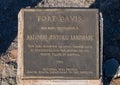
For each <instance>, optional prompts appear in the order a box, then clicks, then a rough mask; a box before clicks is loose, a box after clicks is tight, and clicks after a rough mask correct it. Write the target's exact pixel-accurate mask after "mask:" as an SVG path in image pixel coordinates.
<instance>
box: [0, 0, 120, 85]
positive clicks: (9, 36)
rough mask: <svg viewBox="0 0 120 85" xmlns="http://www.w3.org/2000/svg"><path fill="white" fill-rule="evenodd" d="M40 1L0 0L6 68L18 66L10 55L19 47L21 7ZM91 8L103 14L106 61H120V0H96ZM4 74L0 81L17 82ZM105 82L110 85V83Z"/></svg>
mask: <svg viewBox="0 0 120 85" xmlns="http://www.w3.org/2000/svg"><path fill="white" fill-rule="evenodd" d="M40 1H41V0H0V56H1V57H0V65H1V64H5V65H7V66H8V67H7V68H6V69H8V68H10V69H12V66H13V68H14V69H16V68H17V63H16V61H10V60H9V57H10V56H11V55H10V51H11V50H12V49H17V33H18V29H17V26H18V18H17V16H18V13H19V11H20V9H21V8H25V7H28V6H30V7H34V6H36V5H37V4H38V3H39V2H40ZM43 4H44V3H43ZM90 8H99V10H100V12H102V14H103V19H104V22H103V26H104V39H103V40H104V55H103V57H104V62H106V61H107V60H109V59H112V58H114V59H116V60H117V61H118V62H119V63H120V0H96V2H95V3H93V4H92V5H91V6H90ZM8 48H9V49H8ZM103 64H104V63H103ZM1 67H2V65H1ZM1 67H0V68H1ZM1 69H2V68H1ZM116 70H117V69H116ZM15 72H16V70H15ZM103 73H104V72H103ZM12 75H13V74H12ZM2 76H3V74H1V73H0V83H1V81H4V82H7V83H8V85H15V84H16V77H15V76H9V73H8V74H7V76H5V77H2ZM103 79H104V82H106V81H108V80H109V81H110V80H111V79H112V78H107V77H105V76H104V78H103ZM104 84H105V85H108V83H104Z"/></svg>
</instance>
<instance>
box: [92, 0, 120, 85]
mask: <svg viewBox="0 0 120 85" xmlns="http://www.w3.org/2000/svg"><path fill="white" fill-rule="evenodd" d="M90 8H99V10H100V12H102V15H103V20H104V21H103V29H104V31H103V33H104V38H103V43H104V45H103V49H104V51H103V56H104V57H103V65H104V64H105V63H106V62H108V61H107V60H108V59H116V60H117V61H118V63H120V44H119V43H120V0H96V1H95V3H93V4H92V5H91V6H90ZM108 66H109V65H108ZM108 68H109V67H108ZM105 69H106V67H105ZM117 69H118V66H117V67H116V68H115V69H113V70H114V72H113V73H112V74H111V75H112V76H111V77H106V76H105V75H106V73H105V72H104V69H103V83H104V85H109V84H110V82H111V80H112V79H113V77H114V75H115V74H116V72H117ZM106 70H108V69H106Z"/></svg>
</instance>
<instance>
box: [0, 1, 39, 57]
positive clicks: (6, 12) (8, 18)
mask: <svg viewBox="0 0 120 85" xmlns="http://www.w3.org/2000/svg"><path fill="white" fill-rule="evenodd" d="M40 1H41V0H0V55H1V54H4V53H5V52H6V51H7V49H8V47H9V46H10V45H11V43H12V42H17V40H14V39H15V38H16V37H17V31H18V29H17V28H18V27H17V26H18V18H17V16H18V13H19V11H20V9H21V8H25V7H27V6H30V7H34V6H36V5H37V4H38V3H39V2H40Z"/></svg>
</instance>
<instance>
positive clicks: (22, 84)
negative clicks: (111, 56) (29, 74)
mask: <svg viewBox="0 0 120 85" xmlns="http://www.w3.org/2000/svg"><path fill="white" fill-rule="evenodd" d="M75 1H76V2H77V1H78V2H79V0H75ZM47 2H48V3H49V5H50V7H63V5H64V7H69V6H70V7H74V3H76V2H74V1H72V0H69V2H68V1H63V0H61V1H59V0H47ZM47 2H46V0H45V1H43V2H42V3H44V4H41V5H45V6H42V7H47V6H46V3H47ZM53 3H54V4H53ZM55 3H56V4H57V3H58V4H57V5H56V4H55ZM70 3H71V4H72V3H73V5H71V4H70ZM51 4H53V5H51ZM76 4H78V7H80V6H79V3H76ZM39 7H40V4H39ZM21 15H22V11H21V12H20V13H19V30H18V31H19V34H18V48H19V51H18V55H19V57H18V74H17V84H18V85H61V84H63V85H64V84H65V85H72V84H73V83H74V84H75V85H101V81H100V80H77V81H76V83H75V81H74V80H73V81H71V80H58V81H57V82H54V81H53V80H22V73H21V72H22V70H23V68H22V66H21V65H22V64H21V63H22V59H21V57H20V56H21V54H22V50H21V47H22V46H21V42H22V41H23V40H22V38H21V35H22V34H23V33H22V29H23V27H22V25H23V23H22V21H23V20H22V18H21ZM48 82H49V83H48ZM63 82H66V83H63Z"/></svg>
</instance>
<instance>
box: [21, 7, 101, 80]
mask: <svg viewBox="0 0 120 85" xmlns="http://www.w3.org/2000/svg"><path fill="white" fill-rule="evenodd" d="M23 23H24V26H23V57H22V58H23V66H24V67H23V78H43V79H44V78H46V79H52V78H53V79H98V78H99V28H98V10H97V9H24V10H23Z"/></svg>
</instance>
